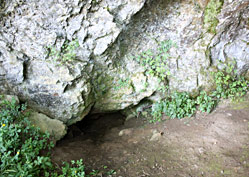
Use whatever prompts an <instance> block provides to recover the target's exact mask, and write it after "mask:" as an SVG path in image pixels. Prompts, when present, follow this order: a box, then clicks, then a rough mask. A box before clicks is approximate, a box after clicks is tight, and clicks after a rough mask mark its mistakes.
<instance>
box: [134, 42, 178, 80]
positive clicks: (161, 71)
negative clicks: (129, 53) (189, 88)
mask: <svg viewBox="0 0 249 177" xmlns="http://www.w3.org/2000/svg"><path fill="white" fill-rule="evenodd" d="M158 45H159V46H158V48H157V50H156V51H155V52H153V51H152V50H147V51H144V52H142V53H141V54H140V55H138V56H136V57H135V59H136V61H137V62H138V63H139V64H140V65H141V66H143V67H144V68H145V69H146V73H147V74H150V75H152V76H156V77H158V78H159V80H160V81H165V80H166V78H167V76H169V75H170V71H169V61H168V59H169V57H170V55H169V50H170V49H171V48H172V47H174V46H175V47H176V44H175V43H174V42H173V41H172V40H166V41H161V42H159V44H158Z"/></svg>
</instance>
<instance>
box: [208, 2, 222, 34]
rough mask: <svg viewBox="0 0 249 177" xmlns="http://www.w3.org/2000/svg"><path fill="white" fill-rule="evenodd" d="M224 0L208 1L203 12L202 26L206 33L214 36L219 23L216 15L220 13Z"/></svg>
mask: <svg viewBox="0 0 249 177" xmlns="http://www.w3.org/2000/svg"><path fill="white" fill-rule="evenodd" d="M223 3H224V0H210V1H209V3H208V5H207V7H206V9H205V12H204V24H205V26H206V27H207V30H208V32H210V33H213V34H215V33H216V26H217V25H218V23H219V20H218V19H217V15H218V14H219V13H220V11H221V8H222V6H223Z"/></svg>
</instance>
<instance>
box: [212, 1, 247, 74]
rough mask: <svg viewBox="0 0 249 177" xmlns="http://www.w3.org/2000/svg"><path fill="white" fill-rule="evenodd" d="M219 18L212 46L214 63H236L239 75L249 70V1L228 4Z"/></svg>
mask: <svg viewBox="0 0 249 177" xmlns="http://www.w3.org/2000/svg"><path fill="white" fill-rule="evenodd" d="M224 6H225V7H224V8H223V10H222V11H221V14H220V16H219V21H220V23H219V25H218V26H217V35H216V36H215V37H214V39H213V40H212V43H211V44H210V53H211V58H212V62H213V63H214V64H216V65H218V64H219V63H218V61H222V62H225V63H231V62H236V66H237V70H238V72H239V74H242V73H246V72H247V71H248V69H249V45H248V41H249V30H248V18H249V1H242V0H240V1H236V2H233V3H228V2H226V3H225V5H224Z"/></svg>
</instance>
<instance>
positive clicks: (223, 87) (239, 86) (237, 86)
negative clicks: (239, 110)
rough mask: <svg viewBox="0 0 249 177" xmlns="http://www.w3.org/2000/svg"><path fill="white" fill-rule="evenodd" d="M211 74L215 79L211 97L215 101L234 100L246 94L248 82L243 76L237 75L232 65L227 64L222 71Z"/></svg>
mask: <svg viewBox="0 0 249 177" xmlns="http://www.w3.org/2000/svg"><path fill="white" fill-rule="evenodd" d="M212 74H213V76H214V79H215V84H216V90H215V91H213V92H212V93H211V95H212V96H214V97H216V98H217V99H221V98H224V99H226V98H231V99H236V98H238V97H241V96H244V95H245V94H246V93H247V91H248V84H249V82H248V81H247V80H246V79H245V78H244V77H243V76H238V75H237V71H236V70H235V66H234V63H233V64H227V65H225V68H224V69H223V70H220V71H218V72H216V73H212Z"/></svg>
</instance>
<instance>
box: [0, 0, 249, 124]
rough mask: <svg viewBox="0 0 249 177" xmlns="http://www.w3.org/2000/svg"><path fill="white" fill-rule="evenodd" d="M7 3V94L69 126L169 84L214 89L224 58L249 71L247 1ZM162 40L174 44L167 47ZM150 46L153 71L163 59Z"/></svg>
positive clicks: (0, 70)
mask: <svg viewBox="0 0 249 177" xmlns="http://www.w3.org/2000/svg"><path fill="white" fill-rule="evenodd" d="M5 2H6V3H5V4H2V5H1V6H4V7H3V8H2V10H1V11H0V18H1V20H0V92H1V93H7V94H14V95H17V96H18V97H19V98H20V100H21V101H25V102H27V103H28V105H29V107H31V108H32V109H34V110H36V111H38V112H41V113H43V114H45V115H47V116H48V117H51V118H54V119H58V120H59V121H61V122H63V123H64V124H66V125H70V124H73V123H75V122H76V121H79V120H81V119H82V118H84V117H85V115H87V114H88V113H89V112H90V110H91V111H92V112H93V113H103V112H112V111H118V110H124V109H126V108H130V107H132V106H135V105H137V104H138V103H140V102H141V101H142V100H145V99H150V100H159V99H161V98H163V97H165V95H166V93H167V92H163V91H165V90H167V88H168V89H169V90H170V91H175V90H178V91H188V92H192V93H195V92H198V90H199V89H209V88H212V83H213V81H212V76H211V75H210V71H213V70H214V69H215V68H216V66H218V63H219V62H217V61H222V62H224V63H229V62H230V61H232V60H233V61H235V62H236V67H237V69H238V71H239V74H243V73H247V75H248V67H249V66H248V63H249V57H248V53H249V52H248V51H249V46H248V42H249V38H248V36H249V35H248V33H249V30H248V16H249V10H248V1H245V0H230V1H224V3H223V1H221V0H217V1H214V0H209V1H208V0H195V1H193V0H186V1H180V0H176V1H170V0H157V1H156V0H147V1H146V0H137V1H135V0H124V1H118V0H84V1H83V0H74V1H68V0H66V1H58V2H55V1H53V0H40V1H32V0H27V1H5ZM163 41H167V42H168V43H163V44H164V45H166V48H167V46H168V48H167V50H166V51H163V52H162V51H161V50H165V47H163V46H161V45H162V42H163ZM169 46H170V47H169ZM145 51H147V52H148V51H150V53H152V54H148V53H147V54H146V55H151V56H150V57H152V58H153V59H154V60H156V59H159V61H160V62H159V63H157V64H156V65H155V66H153V67H155V68H152V69H153V70H152V71H150V69H149V68H148V66H151V65H153V62H154V61H152V62H151V63H148V62H147V63H146V64H144V60H143V59H144V55H145V53H143V52H145ZM139 56H140V60H137V59H138V57H139ZM141 56H142V60H141ZM164 57H165V60H162V61H161V59H163V58H164ZM136 58H137V59H136ZM147 59H148V61H150V58H147ZM162 64H164V65H165V68H163V67H161V66H160V65H162ZM163 69H165V74H164V73H162V71H161V70H163ZM163 72H164V71H163ZM151 73H152V74H151ZM158 73H159V74H158ZM162 75H163V76H162ZM159 77H161V78H159Z"/></svg>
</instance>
